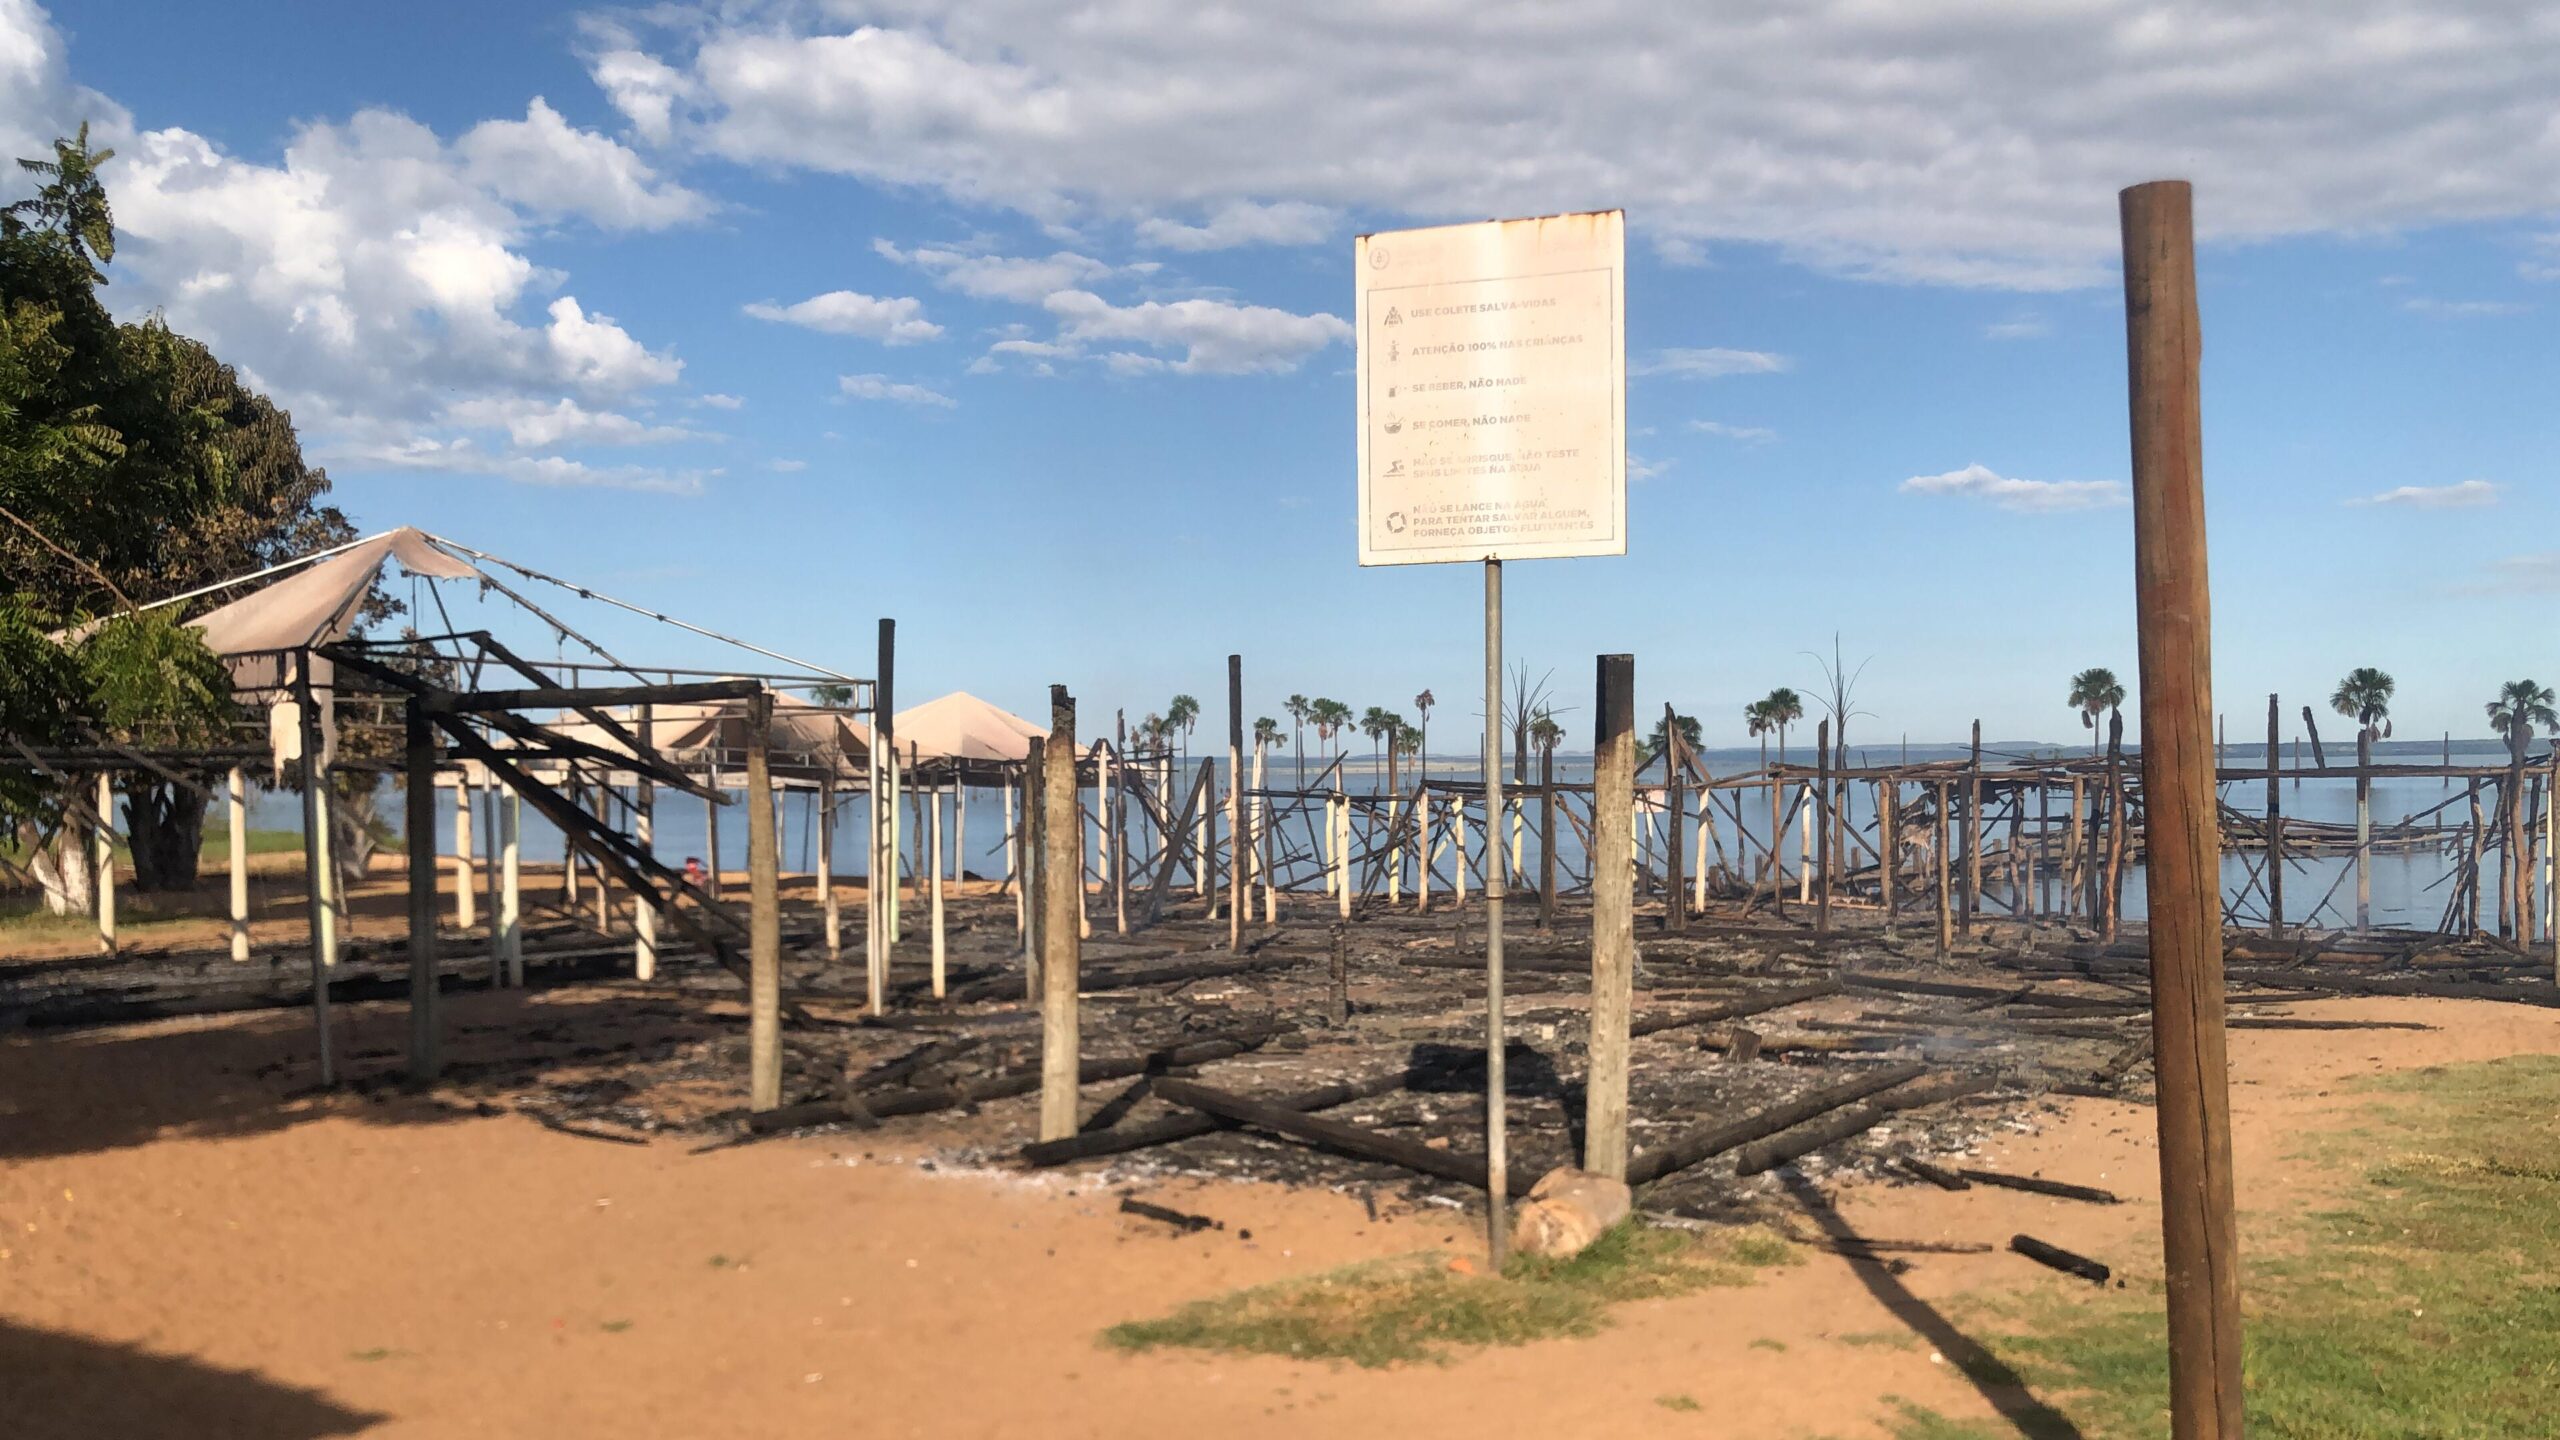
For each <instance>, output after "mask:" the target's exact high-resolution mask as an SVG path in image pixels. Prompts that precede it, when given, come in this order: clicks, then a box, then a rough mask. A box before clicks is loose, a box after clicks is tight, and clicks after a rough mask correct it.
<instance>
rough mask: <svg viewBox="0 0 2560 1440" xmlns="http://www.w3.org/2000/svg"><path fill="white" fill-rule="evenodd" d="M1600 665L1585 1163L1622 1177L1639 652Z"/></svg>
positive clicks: (1632, 952)
mask: <svg viewBox="0 0 2560 1440" xmlns="http://www.w3.org/2000/svg"><path fill="white" fill-rule="evenodd" d="M1598 668H1599V674H1598V680H1597V698H1596V700H1595V702H1594V704H1593V707H1592V713H1593V715H1594V717H1595V718H1594V721H1593V731H1592V734H1593V740H1594V751H1593V755H1592V770H1591V1065H1590V1071H1589V1074H1588V1076H1587V1078H1586V1080H1585V1082H1584V1086H1583V1091H1584V1124H1583V1142H1582V1152H1583V1153H1582V1167H1583V1168H1584V1169H1586V1170H1589V1171H1592V1172H1593V1173H1595V1174H1600V1175H1607V1176H1609V1177H1611V1178H1613V1179H1624V1178H1625V1177H1626V1173H1627V1049H1628V1036H1627V1024H1628V1020H1629V1017H1630V1014H1631V1012H1632V1011H1633V1009H1634V1005H1635V959H1636V915H1635V813H1634V812H1635V783H1636V733H1635V725H1636V717H1635V674H1636V662H1635V657H1634V656H1632V655H1603V656H1601V657H1600V659H1599V667H1598ZM1669 713H1670V710H1669V707H1667V706H1666V707H1665V708H1664V714H1666V715H1668V714H1669ZM1670 728H1672V729H1673V730H1675V731H1676V728H1677V727H1670ZM1673 891H1674V893H1673V895H1672V898H1671V903H1672V904H1673V905H1674V906H1677V905H1678V904H1679V903H1680V899H1679V895H1678V893H1677V891H1678V886H1677V885H1676V884H1675V885H1674V886H1673Z"/></svg>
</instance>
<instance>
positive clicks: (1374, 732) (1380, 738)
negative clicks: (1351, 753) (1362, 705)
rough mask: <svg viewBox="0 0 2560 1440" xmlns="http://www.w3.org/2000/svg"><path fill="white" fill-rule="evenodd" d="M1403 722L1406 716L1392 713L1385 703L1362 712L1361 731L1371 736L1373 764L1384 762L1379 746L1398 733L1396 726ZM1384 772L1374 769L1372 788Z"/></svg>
mask: <svg viewBox="0 0 2560 1440" xmlns="http://www.w3.org/2000/svg"><path fill="white" fill-rule="evenodd" d="M1403 723H1404V717H1402V716H1400V715H1396V714H1392V713H1390V712H1389V711H1388V709H1387V707H1385V706H1384V705H1372V706H1370V707H1369V708H1368V709H1367V710H1364V711H1362V712H1361V714H1360V733H1361V734H1363V735H1366V736H1368V737H1369V760H1370V763H1371V765H1373V766H1375V765H1378V764H1381V763H1383V757H1382V756H1381V755H1380V753H1379V747H1381V746H1382V745H1384V744H1385V743H1386V741H1387V738H1388V737H1389V736H1391V735H1393V734H1395V733H1396V727H1397V726H1399V725H1401V724H1403ZM1384 773H1385V772H1384V771H1379V770H1372V772H1371V774H1370V788H1372V789H1375V788H1376V782H1377V777H1378V776H1379V775H1381V774H1384Z"/></svg>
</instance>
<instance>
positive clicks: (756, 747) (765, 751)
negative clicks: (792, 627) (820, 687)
mask: <svg viewBox="0 0 2560 1440" xmlns="http://www.w3.org/2000/svg"><path fill="white" fill-rule="evenodd" d="M884 623H885V622H884ZM746 738H747V1104H748V1107H749V1108H750V1109H755V1110H771V1109H773V1108H774V1107H775V1106H777V1105H780V1104H781V1103H782V863H781V862H782V857H781V854H780V850H781V845H780V842H779V838H778V837H777V836H776V835H775V834H774V829H773V821H774V805H773V754H772V751H773V696H772V695H771V694H770V693H769V692H765V691H758V692H757V693H756V694H755V695H753V696H751V697H749V698H748V700H747V737H746ZM875 893H877V892H876V890H875ZM873 1008H874V1009H875V1010H876V1009H877V1008H878V1007H877V1006H874V1007H873Z"/></svg>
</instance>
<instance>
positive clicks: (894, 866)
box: [881, 737, 907, 945]
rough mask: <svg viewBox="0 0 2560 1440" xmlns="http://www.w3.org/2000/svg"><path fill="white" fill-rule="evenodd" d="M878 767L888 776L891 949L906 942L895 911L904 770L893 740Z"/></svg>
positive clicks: (904, 849) (901, 851)
mask: <svg viewBox="0 0 2560 1440" xmlns="http://www.w3.org/2000/svg"><path fill="white" fill-rule="evenodd" d="M881 763H882V764H883V765H884V766H885V767H886V768H887V770H888V774H889V810H888V819H887V821H886V823H887V825H888V828H889V943H890V944H892V945H894V944H896V943H897V942H898V941H900V940H902V939H905V938H906V930H905V926H904V924H903V922H902V920H901V917H900V915H899V910H898V892H899V889H900V887H901V885H902V884H903V883H904V882H903V879H902V876H901V871H902V869H903V864H902V862H903V860H904V858H905V856H906V852H907V844H906V822H905V820H904V817H902V816H900V815H899V814H898V801H899V800H900V798H902V794H903V792H904V791H905V789H906V784H907V777H906V767H904V766H902V765H900V764H899V763H898V749H897V745H896V743H895V740H894V737H893V739H892V742H891V744H890V746H889V749H888V754H887V755H886V756H885V757H884V758H883V760H882V762H881Z"/></svg>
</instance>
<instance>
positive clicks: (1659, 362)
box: [1634, 346, 1795, 380]
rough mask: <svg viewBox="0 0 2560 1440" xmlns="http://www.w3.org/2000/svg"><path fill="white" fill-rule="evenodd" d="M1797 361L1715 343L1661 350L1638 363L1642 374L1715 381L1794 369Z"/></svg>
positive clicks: (1636, 367)
mask: <svg viewBox="0 0 2560 1440" xmlns="http://www.w3.org/2000/svg"><path fill="white" fill-rule="evenodd" d="M1794 368H1795V362H1794V361H1793V360H1790V359H1788V358H1787V357H1786V356H1784V355H1773V354H1771V353H1769V352H1768V351H1766V350H1727V349H1724V348H1723V347H1721V346H1713V347H1709V348H1707V349H1703V350H1657V351H1655V352H1653V358H1652V359H1651V360H1647V361H1642V362H1640V363H1638V364H1637V365H1636V366H1635V367H1634V369H1635V373H1636V374H1638V375H1674V376H1678V377H1679V378H1681V379H1683V380H1713V379H1716V378H1718V377H1720V376H1725V375H1775V374H1777V373H1779V372H1781V371H1785V370H1792V369H1794Z"/></svg>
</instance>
